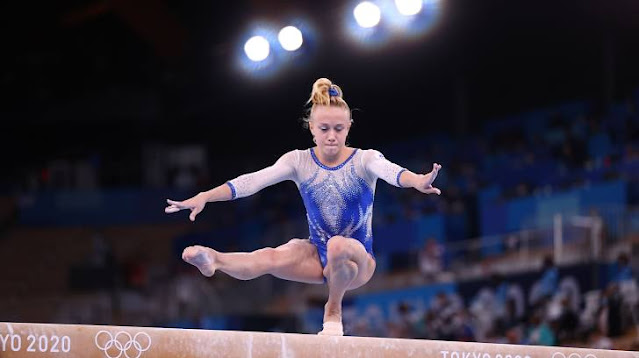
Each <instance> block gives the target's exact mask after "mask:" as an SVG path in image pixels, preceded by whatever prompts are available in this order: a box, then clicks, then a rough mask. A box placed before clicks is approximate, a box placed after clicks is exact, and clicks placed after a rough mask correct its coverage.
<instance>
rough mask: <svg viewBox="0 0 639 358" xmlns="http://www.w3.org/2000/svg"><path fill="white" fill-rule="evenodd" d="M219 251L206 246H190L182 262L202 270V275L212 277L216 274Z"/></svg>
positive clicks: (185, 250) (183, 254)
mask: <svg viewBox="0 0 639 358" xmlns="http://www.w3.org/2000/svg"><path fill="white" fill-rule="evenodd" d="M216 254H217V251H215V250H213V249H211V248H208V247H204V246H199V245H195V246H189V247H187V248H186V249H184V252H182V260H184V261H186V262H188V263H190V264H191V265H193V266H195V267H197V268H198V270H200V272H201V273H202V275H204V276H206V277H211V276H213V274H214V273H215V269H216V267H215V256H216Z"/></svg>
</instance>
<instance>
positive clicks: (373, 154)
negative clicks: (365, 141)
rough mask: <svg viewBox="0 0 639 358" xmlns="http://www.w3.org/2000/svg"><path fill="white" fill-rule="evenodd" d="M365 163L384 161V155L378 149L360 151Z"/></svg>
mask: <svg viewBox="0 0 639 358" xmlns="http://www.w3.org/2000/svg"><path fill="white" fill-rule="evenodd" d="M359 151H360V152H361V155H362V160H363V161H371V160H376V159H384V154H382V152H380V151H379V150H377V149H360V150H359Z"/></svg>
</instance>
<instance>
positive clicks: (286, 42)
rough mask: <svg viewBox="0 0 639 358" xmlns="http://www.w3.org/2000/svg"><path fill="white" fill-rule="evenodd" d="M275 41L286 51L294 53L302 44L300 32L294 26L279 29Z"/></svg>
mask: <svg viewBox="0 0 639 358" xmlns="http://www.w3.org/2000/svg"><path fill="white" fill-rule="evenodd" d="M277 39H278V40H279V41H280V44H281V45H282V47H283V48H284V49H285V50H286V51H295V50H297V49H298V48H300V46H302V43H303V42H304V40H303V39H302V32H301V31H300V30H298V29H297V27H295V26H286V27H285V28H283V29H281V30H280V33H279V34H278V35H277Z"/></svg>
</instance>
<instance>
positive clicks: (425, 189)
mask: <svg viewBox="0 0 639 358" xmlns="http://www.w3.org/2000/svg"><path fill="white" fill-rule="evenodd" d="M363 160H364V165H365V167H366V169H367V170H368V171H369V172H370V173H372V174H373V175H374V176H375V177H377V178H380V179H382V180H384V181H386V182H387V183H389V184H391V185H394V186H398V187H401V188H414V189H417V190H419V191H420V192H422V193H424V194H437V195H440V194H441V190H439V189H438V188H436V187H434V186H433V181H435V178H437V173H439V169H441V167H442V166H441V165H440V164H437V163H433V169H432V170H431V171H430V172H429V173H426V174H415V173H413V172H411V171H410V170H407V169H404V168H401V167H400V166H399V165H397V164H395V163H393V162H391V161H389V160H388V159H386V158H385V157H384V155H383V154H382V153H380V152H378V151H376V150H369V151H368V152H367V153H366V155H365V156H364V158H363Z"/></svg>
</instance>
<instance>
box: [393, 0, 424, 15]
mask: <svg viewBox="0 0 639 358" xmlns="http://www.w3.org/2000/svg"><path fill="white" fill-rule="evenodd" d="M422 2H423V0H395V6H396V7H397V10H398V11H399V13H400V14H402V15H405V16H412V15H416V14H417V13H418V12H420V11H421V10H422Z"/></svg>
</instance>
